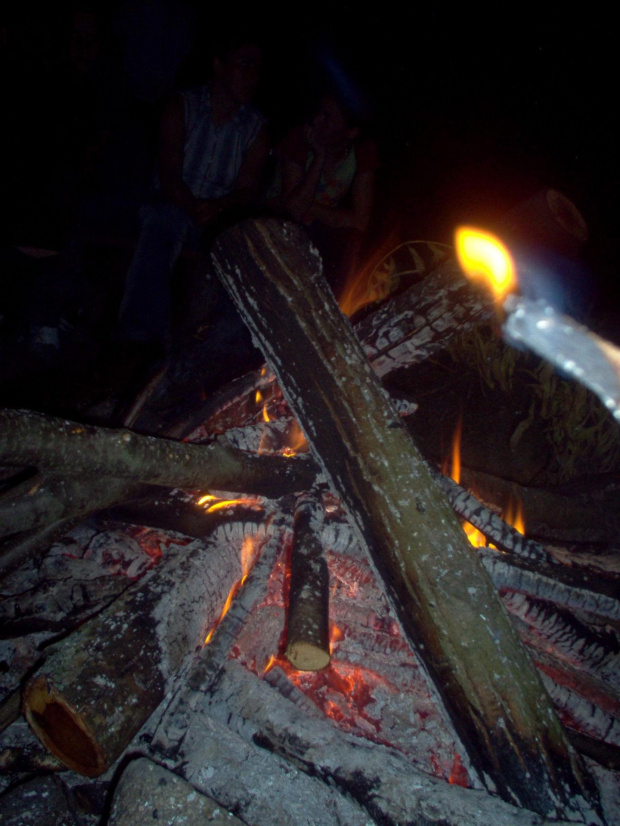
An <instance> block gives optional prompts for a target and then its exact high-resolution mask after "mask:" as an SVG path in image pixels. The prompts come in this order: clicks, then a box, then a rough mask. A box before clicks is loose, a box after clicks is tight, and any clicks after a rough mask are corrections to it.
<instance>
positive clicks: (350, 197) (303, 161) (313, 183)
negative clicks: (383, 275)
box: [277, 95, 379, 296]
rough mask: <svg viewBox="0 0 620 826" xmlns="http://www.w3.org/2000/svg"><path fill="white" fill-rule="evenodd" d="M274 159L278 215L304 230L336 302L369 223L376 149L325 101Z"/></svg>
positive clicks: (331, 99)
mask: <svg viewBox="0 0 620 826" xmlns="http://www.w3.org/2000/svg"><path fill="white" fill-rule="evenodd" d="M277 155H278V160H279V164H280V176H281V180H280V195H279V199H278V201H279V206H280V209H281V210H283V211H284V213H285V214H287V215H289V216H290V217H291V218H293V219H294V220H295V221H298V222H300V223H302V224H304V225H305V227H306V229H307V230H308V233H309V235H310V237H311V239H312V240H313V242H314V243H315V245H316V246H317V248H318V250H319V252H320V253H321V255H322V257H323V264H324V271H325V275H326V278H327V280H328V281H329V283H330V284H331V286H332V289H333V290H334V292H335V294H336V296H338V294H339V291H340V289H341V288H342V286H344V283H345V281H346V278H347V277H348V274H349V272H350V270H351V269H352V268H353V267H354V266H355V263H356V258H357V254H358V252H359V250H360V247H361V242H362V237H363V234H364V232H365V231H366V229H367V227H368V222H369V220H370V214H371V210H372V203H373V194H374V178H375V172H376V169H377V167H378V165H379V163H378V159H377V152H376V147H375V143H374V141H372V140H371V139H370V138H366V137H365V136H364V135H363V133H362V128H361V124H360V123H359V122H358V120H357V118H356V117H355V114H354V113H353V112H350V111H348V109H347V108H346V107H345V105H344V104H343V103H342V102H341V101H340V100H339V99H338V98H337V97H335V96H334V95H325V96H324V97H323V98H322V99H321V101H320V104H319V107H318V109H317V111H316V112H315V115H314V117H313V118H312V120H311V121H310V122H309V123H307V124H306V125H304V126H296V127H294V128H293V129H292V130H291V131H290V132H289V133H288V135H287V136H286V137H285V138H284V140H283V141H282V143H281V144H280V146H279V147H278V149H277Z"/></svg>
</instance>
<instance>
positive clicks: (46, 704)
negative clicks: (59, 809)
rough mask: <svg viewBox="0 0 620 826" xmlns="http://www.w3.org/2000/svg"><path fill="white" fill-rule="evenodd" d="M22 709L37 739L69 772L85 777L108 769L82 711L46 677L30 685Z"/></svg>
mask: <svg viewBox="0 0 620 826" xmlns="http://www.w3.org/2000/svg"><path fill="white" fill-rule="evenodd" d="M23 709H24V716H25V717H26V720H27V721H28V723H29V725H30V727H31V728H32V730H33V731H34V733H35V734H36V735H37V737H38V738H39V739H40V740H41V742H42V743H43V744H44V745H45V746H46V747H47V748H48V749H49V750H50V751H51V752H52V754H55V755H56V757H58V758H59V759H60V760H62V762H63V763H64V764H65V765H66V766H68V767H69V768H70V769H72V770H73V771H75V772H78V773H79V774H82V775H85V776H86V777H97V776H98V775H100V774H103V772H104V771H105V770H106V769H107V767H108V764H107V761H106V759H105V756H104V754H103V751H102V749H101V747H100V745H99V744H98V743H97V739H96V738H95V736H94V735H93V733H92V732H91V731H90V729H89V727H88V726H87V725H86V724H85V723H84V722H83V720H81V719H80V715H79V712H78V711H77V710H76V709H75V708H73V707H72V706H71V705H70V704H69V703H67V702H66V700H64V699H63V697H62V695H61V694H60V692H59V691H58V690H57V689H56V688H55V686H54V684H53V683H51V682H50V681H49V680H47V679H46V678H45V677H37V678H35V679H34V680H32V681H31V682H30V683H28V685H27V686H26V688H25V690H24V699H23Z"/></svg>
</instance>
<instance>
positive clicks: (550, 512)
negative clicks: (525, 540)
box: [461, 468, 620, 543]
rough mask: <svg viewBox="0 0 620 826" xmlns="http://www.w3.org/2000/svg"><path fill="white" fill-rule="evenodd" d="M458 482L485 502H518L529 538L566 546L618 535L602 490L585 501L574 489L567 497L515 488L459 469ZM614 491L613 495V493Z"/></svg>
mask: <svg viewBox="0 0 620 826" xmlns="http://www.w3.org/2000/svg"><path fill="white" fill-rule="evenodd" d="M461 482H462V484H463V485H464V486H465V487H466V488H467V489H468V490H475V491H476V492H477V494H478V497H479V498H480V499H483V500H484V501H487V502H489V501H490V502H510V501H512V502H520V503H521V506H522V509H523V518H524V520H525V523H526V525H527V530H528V534H530V535H532V536H536V537H542V538H546V539H557V540H560V541H562V540H567V541H569V542H589V543H593V542H603V543H607V542H615V541H616V540H617V538H618V535H619V534H620V518H619V517H618V513H617V509H616V508H614V507H613V504H612V505H611V506H609V505H606V503H605V501H604V499H605V493H606V491H605V490H604V488H603V489H602V490H596V489H590V490H588V491H587V499H585V500H584V499H583V498H580V496H579V494H580V491H579V487H577V486H574V488H575V489H574V490H571V491H570V492H569V493H570V495H568V494H567V493H563V492H553V491H549V490H542V489H540V488H531V487H526V486H524V485H518V484H517V483H516V482H508V481H506V480H504V479H500V478H499V477H498V476H491V475H489V474H488V473H481V472H480V471H472V470H470V469H467V468H462V469H461ZM603 484H604V483H601V487H603ZM590 486H591V487H592V482H590ZM571 487H573V486H571ZM616 487H617V486H615V487H614V489H613V490H612V491H611V492H612V493H616ZM600 500H603V501H600Z"/></svg>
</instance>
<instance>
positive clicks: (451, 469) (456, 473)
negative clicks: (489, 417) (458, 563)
mask: <svg viewBox="0 0 620 826" xmlns="http://www.w3.org/2000/svg"><path fill="white" fill-rule="evenodd" d="M462 433H463V420H462V417H461V416H459V420H458V422H457V424H456V428H455V430H454V436H453V438H452V456H451V461H450V459H445V460H444V462H443V463H442V467H441V472H442V473H443V474H444V475H446V476H450V478H451V479H454V481H455V482H456V483H457V485H458V484H460V481H461V438H462ZM472 493H474V495H475V492H474V491H472ZM502 519H503V520H504V522H506V524H508V525H510V526H511V527H512V528H514V529H515V530H516V531H518V532H519V533H521V534H524V533H525V523H524V520H523V506H522V504H521V501H520V500H519V499H517V500H516V503H515V502H514V501H513V500H512V499H511V500H510V502H509V503H508V505H507V507H506V508H505V510H504V511H503V512H502ZM462 528H463V530H464V531H465V535H466V536H467V538H468V539H469V541H470V543H471V544H472V545H473V546H474V547H475V548H486V547H489V548H492V549H494V550H497V548H496V546H495V545H489V544H488V540H487V538H486V536H485V535H484V534H483V533H482V532H481V531H479V530H478V528H476V527H474V525H472V524H471V522H463V524H462Z"/></svg>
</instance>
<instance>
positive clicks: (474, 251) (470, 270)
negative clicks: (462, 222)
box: [455, 227, 516, 301]
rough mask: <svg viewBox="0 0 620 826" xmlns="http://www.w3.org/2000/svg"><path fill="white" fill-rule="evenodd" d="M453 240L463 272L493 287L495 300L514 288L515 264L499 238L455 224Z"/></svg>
mask: <svg viewBox="0 0 620 826" xmlns="http://www.w3.org/2000/svg"><path fill="white" fill-rule="evenodd" d="M455 244H456V254H457V258H458V261H459V264H460V265H461V267H462V269H463V272H464V273H465V275H467V276H468V277H469V278H473V279H481V280H483V281H485V282H486V283H487V284H488V286H490V287H491V289H492V290H493V293H494V295H495V298H496V299H497V301H500V300H502V299H503V298H504V296H505V295H506V294H507V293H509V292H511V291H512V290H514V289H515V285H516V275H515V266H514V263H513V261H512V257H511V255H510V253H509V252H508V250H507V249H506V247H505V246H504V244H502V242H501V241H500V240H499V238H496V237H495V236H494V235H491V233H489V232H483V231H482V230H477V229H473V228H472V227H459V228H458V229H457V231H456V238H455Z"/></svg>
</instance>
